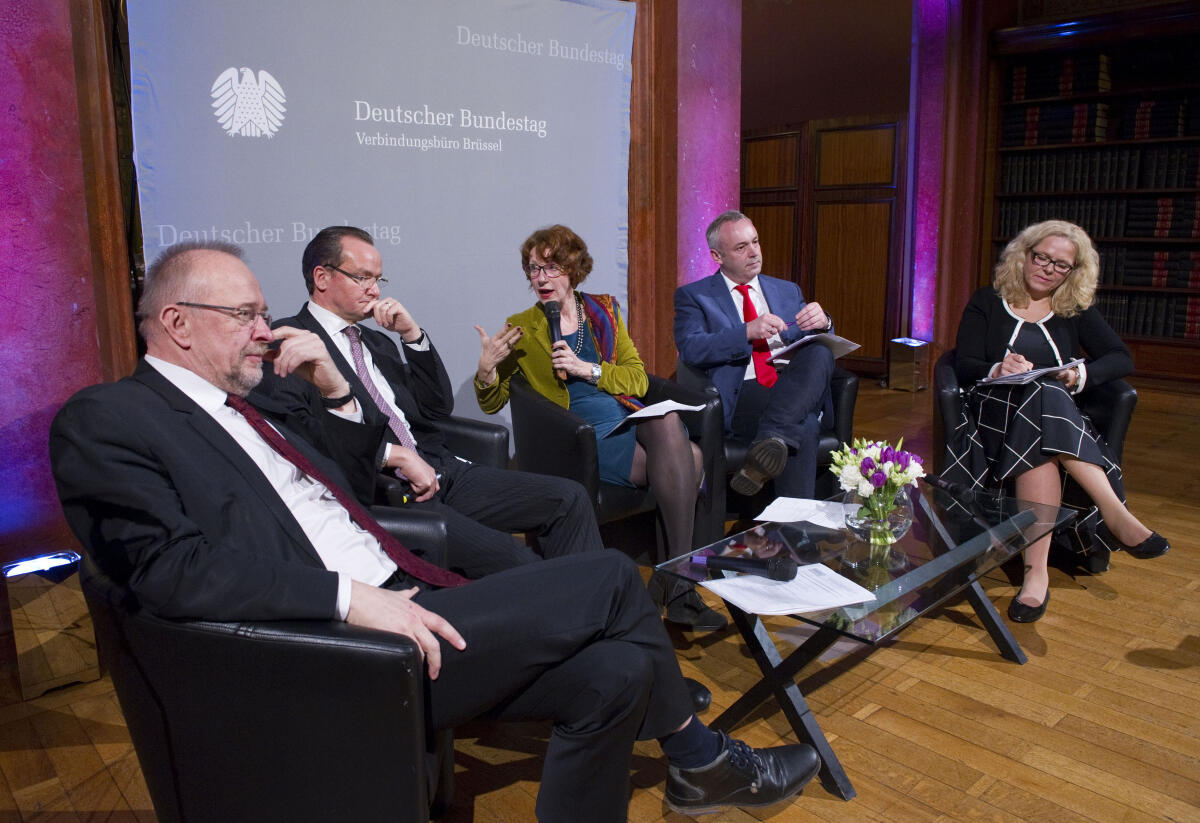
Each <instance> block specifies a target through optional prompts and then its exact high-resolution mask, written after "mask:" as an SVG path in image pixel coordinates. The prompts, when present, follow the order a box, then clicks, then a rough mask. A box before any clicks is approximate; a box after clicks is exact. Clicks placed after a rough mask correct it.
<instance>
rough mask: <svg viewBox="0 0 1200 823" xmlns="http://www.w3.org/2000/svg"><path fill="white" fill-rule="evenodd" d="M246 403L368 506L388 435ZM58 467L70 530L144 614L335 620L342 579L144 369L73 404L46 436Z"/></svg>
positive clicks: (233, 448) (224, 441)
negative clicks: (379, 452)
mask: <svg viewBox="0 0 1200 823" xmlns="http://www.w3.org/2000/svg"><path fill="white" fill-rule="evenodd" d="M248 399H249V400H250V401H251V402H252V403H253V404H254V405H255V406H257V407H259V408H260V410H261V411H263V413H264V416H266V417H268V419H270V420H271V421H272V422H273V423H275V424H276V426H277V427H278V428H279V429H280V431H281V432H282V433H283V434H284V435H285V436H286V437H287V438H288V440H290V441H291V442H292V443H294V444H295V445H296V446H297V447H298V448H299V449H300V450H301V451H302V452H304V453H305V454H306V455H307V456H308V458H309V459H310V460H311V461H312V462H313V463H314V464H316V465H317V467H318V468H320V469H321V470H322V471H323V472H325V474H326V476H327V477H329V478H330V479H331V481H333V482H336V483H337V484H338V485H339V486H342V487H343V488H345V489H347V490H349V491H352V492H353V493H354V494H355V495H356V496H357V497H358V498H359V499H360V500H363V501H366V502H369V501H370V499H371V495H372V493H373V488H374V482H375V463H374V462H373V460H374V455H375V453H376V451H377V449H378V445H379V443H380V442H381V439H382V437H383V431H382V428H381V427H380V426H378V425H366V424H358V423H351V422H349V421H345V420H342V419H341V418H338V417H336V416H335V415H331V414H326V415H323V416H322V418H325V419H321V418H312V419H306V418H305V417H304V416H302V415H294V414H292V413H290V412H288V411H286V410H284V409H283V408H281V407H280V406H278V405H277V404H272V402H271V401H270V400H269V399H267V398H265V397H263V396H261V395H258V394H256V393H251V395H250V397H249V398H248ZM290 424H295V425H297V426H299V428H300V429H301V430H303V431H304V433H305V435H306V436H307V437H311V438H313V439H314V442H317V441H319V445H320V448H321V449H324V450H328V451H329V453H330V454H334V455H337V456H338V460H337V462H334V461H331V460H330V459H329V458H327V457H325V456H323V455H322V454H321V453H320V452H319V451H317V450H316V449H314V448H313V447H311V446H310V445H309V444H308V443H307V442H305V439H304V438H303V437H300V436H298V435H297V433H296V431H295V430H293V429H291V428H290V427H289V425H290ZM355 455H357V458H355V457H354V456H355ZM50 461H51V465H52V467H53V470H54V480H55V483H56V485H57V486H58V494H59V499H60V500H61V501H62V506H63V511H64V513H65V514H66V518H67V522H68V523H69V524H70V526H71V529H72V530H73V531H74V532H75V534H76V535H77V536H78V537H79V539H80V542H81V543H83V545H84V546H90V547H92V548H93V550H94V551H95V552H96V554H97V556H96V557H95V558H94V559H95V561H96V562H97V564H98V565H99V566H100V567H101V568H102V569H103V570H104V571H105V573H106V574H108V575H109V576H110V577H112V578H113V579H115V580H117V581H119V582H120V583H123V584H126V585H127V586H128V587H129V588H130V589H131V590H132V592H133V594H134V596H135V597H136V598H137V599H138V601H139V602H140V605H141V606H142V607H145V608H147V609H149V610H151V611H152V612H154V613H155V614H158V615H161V616H164V617H179V618H186V617H191V618H208V619H213V620H270V619H279V618H317V619H329V618H331V617H335V616H336V601H337V576H336V575H335V574H334V573H332V572H329V571H327V570H326V569H325V567H324V565H323V564H322V562H321V559H320V557H319V555H318V554H317V552H316V549H315V548H313V546H312V544H311V543H310V542H309V540H308V539H307V537H306V536H305V535H304V532H303V530H302V529H301V528H300V525H299V524H298V523H297V522H296V520H295V518H294V517H292V515H291V514H290V512H289V511H288V510H287V508H286V506H285V505H284V503H283V500H282V499H281V498H280V497H279V495H278V494H277V493H276V492H275V490H274V489H273V488H272V487H271V485H270V483H269V482H268V481H267V479H266V477H265V476H264V475H263V473H262V471H261V470H259V468H258V466H257V465H255V463H254V461H253V460H251V459H250V457H249V456H248V455H247V454H246V453H245V452H244V451H243V450H242V449H241V447H240V446H238V444H237V442H236V441H235V440H234V439H233V438H232V437H231V436H229V434H228V433H227V432H226V431H225V430H224V429H223V428H221V426H220V425H219V424H218V423H217V422H216V421H215V420H213V418H212V417H211V416H210V415H208V414H207V413H206V412H204V411H203V410H202V409H201V408H200V407H199V406H197V405H196V404H195V403H194V402H193V401H192V400H191V399H190V398H188V397H187V395H185V394H183V392H181V391H179V390H178V389H177V388H175V386H174V385H173V384H171V382H170V381H168V380H167V379H166V378H164V377H163V376H162V375H161V374H159V373H158V372H157V371H156V370H155V369H154V368H153V367H151V366H150V365H148V364H147V363H145V362H142V363H140V364H139V366H138V369H137V371H136V372H135V373H134V374H133V376H132V377H127V378H125V379H124V380H121V381H119V382H117V383H107V384H102V385H98V386H91V387H90V388H86V389H84V390H82V391H80V392H78V393H77V394H76V395H75V396H73V397H72V398H71V399H70V400H68V401H67V403H66V404H65V405H64V406H63V407H62V409H60V410H59V412H58V414H57V415H56V416H55V418H54V422H53V424H52V426H51V429H50ZM343 467H345V469H346V470H345V471H344V470H343ZM185 581H186V584H185Z"/></svg>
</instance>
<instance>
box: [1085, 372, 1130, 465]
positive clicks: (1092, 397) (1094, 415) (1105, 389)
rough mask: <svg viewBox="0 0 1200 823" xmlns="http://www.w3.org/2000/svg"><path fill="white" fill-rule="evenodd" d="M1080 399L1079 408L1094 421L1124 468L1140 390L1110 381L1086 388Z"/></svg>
mask: <svg viewBox="0 0 1200 823" xmlns="http://www.w3.org/2000/svg"><path fill="white" fill-rule="evenodd" d="M1077 400H1078V402H1079V408H1081V409H1083V411H1084V413H1085V414H1087V416H1088V417H1090V418H1091V419H1092V423H1093V424H1094V425H1095V426H1096V431H1097V432H1099V433H1100V436H1101V437H1103V438H1104V442H1106V443H1107V444H1108V446H1109V448H1110V449H1112V452H1113V456H1114V457H1116V459H1117V464H1118V465H1120V463H1121V455H1122V453H1123V452H1124V451H1125V434H1126V433H1127V432H1128V431H1129V423H1130V421H1131V420H1132V419H1133V410H1134V407H1136V406H1137V389H1135V388H1134V387H1133V386H1131V385H1129V383H1127V382H1126V381H1124V380H1110V381H1109V382H1107V383H1101V384H1100V385H1099V386H1095V387H1092V388H1085V389H1084V390H1083V392H1082V393H1080V395H1079V397H1078V398H1077Z"/></svg>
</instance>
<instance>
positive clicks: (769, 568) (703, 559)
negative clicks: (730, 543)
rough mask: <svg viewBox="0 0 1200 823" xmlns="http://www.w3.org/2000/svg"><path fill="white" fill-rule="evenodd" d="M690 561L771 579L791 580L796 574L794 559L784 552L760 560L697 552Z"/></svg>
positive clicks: (698, 564)
mask: <svg viewBox="0 0 1200 823" xmlns="http://www.w3.org/2000/svg"><path fill="white" fill-rule="evenodd" d="M692 563H693V564H695V565H697V566H707V567H708V568H710V569H720V570H722V571H730V572H742V573H744V574H757V575H758V576H759V577H767V578H770V579H771V580H785V581H786V580H791V579H792V578H794V577H795V576H796V569H797V568H798V566H797V565H796V561H795V560H793V559H792V558H790V557H788V556H787V555H786V554H777V555H775V556H774V557H768V558H767V559H765V560H760V559H759V558H757V557H717V556H716V555H712V554H697V555H693V556H692Z"/></svg>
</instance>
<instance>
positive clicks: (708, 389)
mask: <svg viewBox="0 0 1200 823" xmlns="http://www.w3.org/2000/svg"><path fill="white" fill-rule="evenodd" d="M675 382H676V383H678V384H679V385H681V386H687V387H689V388H693V389H699V390H700V391H702V392H704V393H705V394H709V395H714V396H717V397H720V392H718V391H717V387H716V386H714V385H713V382H712V381H711V380H709V379H708V373H707V372H705V371H704V370H703V369H699V368H696V367H695V366H693V365H691V364H689V363H685V362H684V361H683V359H682V358H677V359H676V360H675Z"/></svg>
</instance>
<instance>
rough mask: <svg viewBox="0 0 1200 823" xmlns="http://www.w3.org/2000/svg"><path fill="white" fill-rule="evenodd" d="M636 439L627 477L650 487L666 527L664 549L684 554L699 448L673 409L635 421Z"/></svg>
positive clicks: (693, 510)
mask: <svg viewBox="0 0 1200 823" xmlns="http://www.w3.org/2000/svg"><path fill="white" fill-rule="evenodd" d="M637 442H638V446H640V449H636V450H635V452H634V458H633V468H632V470H631V471H630V475H631V476H630V480H632V481H633V482H634V483H636V484H638V485H639V486H641V485H647V484H648V485H649V486H650V488H652V489H654V495H655V497H657V498H658V507H659V509H660V510H661V511H662V518H663V524H664V526H665V527H666V531H667V553H668V554H669V555H670V556H671V557H679V556H680V555H681V554H687V553H688V552H690V551H691V550H692V525H693V522H694V520H695V517H696V491H697V489H698V488H699V486H700V465H699V464H700V458H699V450H698V449H695V447H694V446H693V445H692V441H690V440H689V439H688V436H687V429H686V428H684V425H683V421H681V420H680V419H679V416H678V415H677V414H675V413H674V412H672V413H670V414H668V415H666V416H665V417H656V418H653V419H651V420H643V421H641V422H639V423H638V425H637ZM639 451H640V452H641V453H640V454H639V453H638V452H639Z"/></svg>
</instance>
